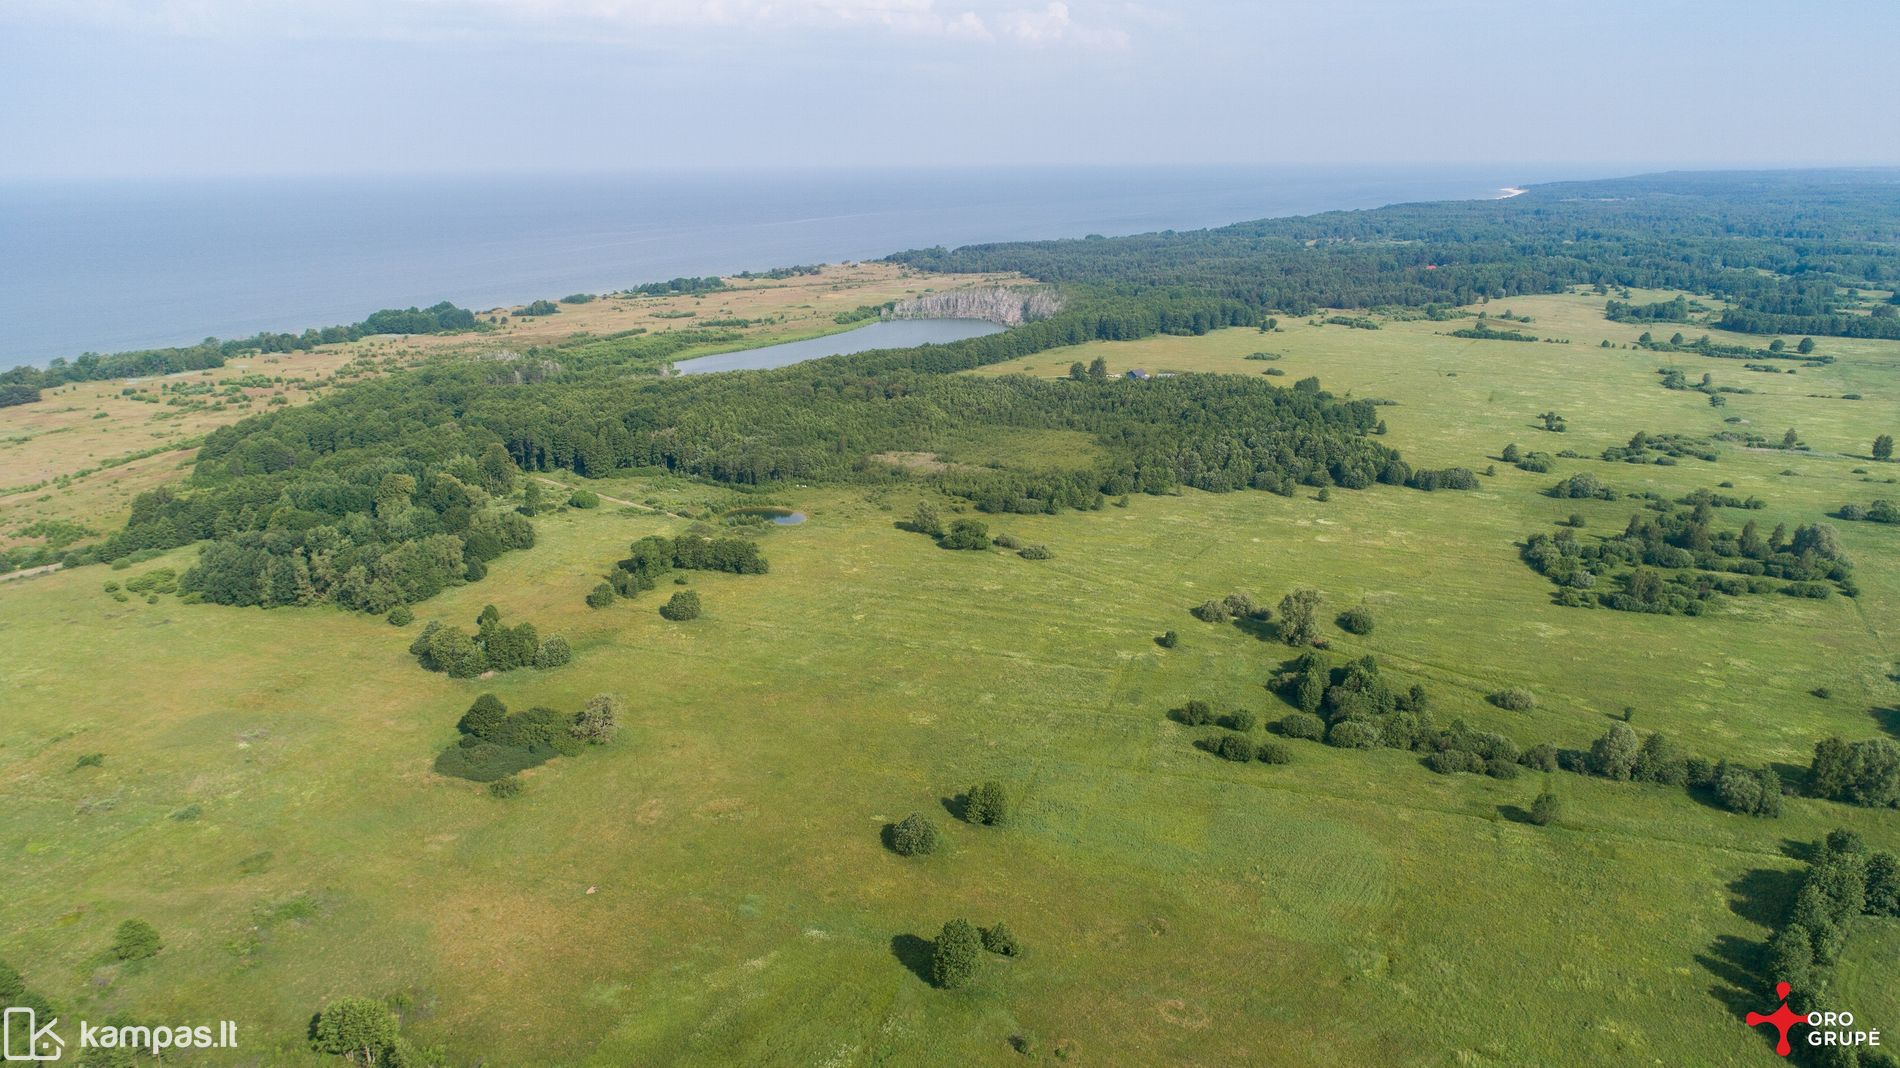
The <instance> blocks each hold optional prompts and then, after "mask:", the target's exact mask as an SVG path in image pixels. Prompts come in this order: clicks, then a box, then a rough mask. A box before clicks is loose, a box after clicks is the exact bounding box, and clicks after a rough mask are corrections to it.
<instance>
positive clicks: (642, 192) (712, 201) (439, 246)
mask: <svg viewBox="0 0 1900 1068" xmlns="http://www.w3.org/2000/svg"><path fill="white" fill-rule="evenodd" d="M1573 170H1574V169H1573ZM1579 176H1580V175H1576V174H1574V173H1570V172H1562V173H1559V172H1556V171H1554V170H1553V169H1552V168H1549V167H1541V168H1522V167H1511V166H1495V167H1482V168H1480V167H1405V168H1398V167H1356V168H1339V167H1331V168H1316V167H1274V168H1262V167H1218V168H1208V167H1200V168H1162V167H1139V168H1138V167H1094V168H1079V167H1078V168H1029V169H967V170H940V169H939V170H852V171H843V170H839V171H813V170H807V171H778V172H774V171H748V172H666V173H642V174H590V175H564V176H563V175H509V176H471V175H463V176H434V177H427V176H405V177H391V176H378V177H348V178H336V177H330V178H300V179H284V178H247V179H219V180H191V181H184V180H166V181H141V182H112V181H86V182H65V183H47V182H35V183H20V182H14V183H9V184H3V185H0V367H10V366H15V365H17V364H21V363H44V362H45V361H46V360H47V359H50V358H52V357H55V356H75V355H78V354H79V353H81V352H85V351H98V352H109V351H115V350H122V349H133V348H146V347H153V346H160V345H176V344H186V343H190V342H194V341H197V340H199V339H201V338H204V337H206V336H211V335H215V336H218V337H244V336H248V335H250V334H254V333H256V332H258V331H260V330H291V331H294V330H301V329H303V328H305V327H310V326H326V325H331V324H337V323H349V322H356V321H358V320H360V319H362V318H363V317H364V316H365V315H366V314H368V313H369V312H371V311H374V310H376V309H377V308H384V307H407V306H409V305H428V304H432V303H435V302H436V301H440V300H452V301H454V302H456V303H457V304H460V305H463V306H464V307H472V308H487V307H494V306H497V305H501V304H512V303H521V302H525V301H528V300H532V299H535V298H542V297H545V298H556V297H560V296H563V295H565V294H568V293H574V292H604V291H607V290H613V289H620V288H624V287H626V286H630V285H635V284H638V283H641V282H650V281H656V280H661V279H666V278H671V277H675V276H678V275H703V274H724V273H731V272H736V271H740V270H748V269H750V270H763V269H767V268H771V267H776V266H785V265H790V264H798V263H819V262H827V261H832V262H835V261H840V260H855V259H868V258H872V257H877V256H883V255H886V254H888V253H890V252H894V251H897V250H900V249H905V248H913V247H922V246H930V245H939V244H941V245H948V246H956V245H961V244H969V243H974V242H982V241H1004V240H1016V239H1026V238H1046V237H1080V236H1084V235H1086V234H1091V233H1099V234H1107V235H1114V234H1127V233H1140V232H1143V231H1152V230H1166V229H1177V230H1181V229H1193V228H1199V227H1205V226H1216V225H1221V224H1224V223H1229V222H1237V221H1240V220H1243V219H1253V218H1261V217H1264V216H1271V215H1297V214H1306V213H1309V212H1315V211H1325V210H1331V209H1343V208H1366V207H1376V206H1379V205H1382V204H1389V203H1397V202H1403V201H1415V200H1439V199H1457V198H1480V197H1491V196H1496V195H1497V194H1498V192H1499V190H1500V189H1501V188H1502V187H1504V186H1509V185H1522V184H1525V183H1526V182H1531V181H1540V180H1547V179H1553V178H1559V177H1579Z"/></svg>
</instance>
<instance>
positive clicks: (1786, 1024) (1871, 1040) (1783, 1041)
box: [1747, 983, 1880, 1057]
mask: <svg viewBox="0 0 1900 1068" xmlns="http://www.w3.org/2000/svg"><path fill="white" fill-rule="evenodd" d="M1789 989H1790V988H1789V986H1788V984H1787V983H1776V984H1775V997H1777V998H1779V999H1780V1000H1781V1005H1780V1007H1778V1008H1777V1009H1775V1011H1773V1012H1771V1013H1766V1014H1763V1013H1759V1012H1751V1013H1749V1014H1748V1017H1747V1023H1748V1026H1750V1027H1760V1026H1761V1025H1762V1024H1772V1025H1773V1026H1774V1028H1775V1030H1777V1031H1779V1032H1781V1038H1780V1040H1779V1041H1777V1042H1776V1043H1775V1052H1776V1053H1779V1054H1781V1055H1782V1056H1783V1057H1786V1056H1787V1055H1788V1054H1789V1053H1791V1052H1793V1050H1794V1047H1793V1045H1791V1044H1790V1043H1789V1042H1788V1031H1789V1029H1791V1028H1793V1027H1794V1025H1796V1024H1807V1025H1808V1028H1809V1030H1808V1034H1807V1039H1806V1041H1807V1044H1808V1045H1810V1046H1849V1047H1860V1046H1865V1047H1870V1048H1871V1047H1874V1046H1878V1045H1880V1031H1879V1030H1878V1029H1877V1028H1875V1029H1868V1030H1858V1029H1856V1028H1855V1027H1854V1014H1853V1013H1851V1012H1828V1011H1822V1010H1820V1009H1816V1010H1814V1011H1813V1012H1809V1013H1806V1014H1803V1013H1799V1012H1796V1011H1794V1010H1793V1009H1790V1008H1789V1007H1788V991H1789Z"/></svg>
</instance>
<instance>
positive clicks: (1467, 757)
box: [1425, 749, 1484, 775]
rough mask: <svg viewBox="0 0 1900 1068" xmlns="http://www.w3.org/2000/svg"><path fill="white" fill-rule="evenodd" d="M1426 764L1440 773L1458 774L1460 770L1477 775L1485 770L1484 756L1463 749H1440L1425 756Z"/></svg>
mask: <svg viewBox="0 0 1900 1068" xmlns="http://www.w3.org/2000/svg"><path fill="white" fill-rule="evenodd" d="M1425 766H1426V767H1428V768H1430V769H1432V770H1433V771H1435V772H1437V773H1438V774H1440V775H1456V774H1458V773H1460V772H1469V773H1471V774H1474V775H1476V774H1481V773H1483V771H1484V758H1483V757H1481V756H1479V755H1478V754H1476V753H1467V752H1465V751H1464V750H1462V749H1440V750H1437V751H1435V752H1433V753H1432V754H1431V755H1430V756H1427V757H1426V758H1425Z"/></svg>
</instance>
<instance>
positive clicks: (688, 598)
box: [660, 590, 699, 623]
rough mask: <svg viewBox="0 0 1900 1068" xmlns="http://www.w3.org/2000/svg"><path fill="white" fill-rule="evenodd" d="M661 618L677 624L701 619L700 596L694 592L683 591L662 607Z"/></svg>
mask: <svg viewBox="0 0 1900 1068" xmlns="http://www.w3.org/2000/svg"><path fill="white" fill-rule="evenodd" d="M660 616H661V618H664V619H670V620H672V621H674V622H675V623H683V622H685V621H686V620H689V619H698V618H699V594H697V593H695V592H693V591H692V590H681V591H679V592H678V593H675V594H674V595H673V598H672V600H670V601H667V602H666V603H665V604H663V605H661V606H660Z"/></svg>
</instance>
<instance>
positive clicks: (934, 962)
mask: <svg viewBox="0 0 1900 1068" xmlns="http://www.w3.org/2000/svg"><path fill="white" fill-rule="evenodd" d="M982 952H983V939H982V936H980V935H978V934H977V933H976V928H975V927H974V926H972V925H971V923H970V921H968V920H951V921H950V922H949V923H946V924H944V925H943V930H942V932H940V933H939V934H938V935H937V941H936V943H935V944H934V945H932V946H931V951H930V981H931V983H932V984H933V985H935V986H938V987H940V988H942V989H944V990H955V989H956V988H958V987H960V986H968V985H969V983H970V980H972V979H974V978H976V965H977V960H978V959H979V955H980V954H981V953H982Z"/></svg>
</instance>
